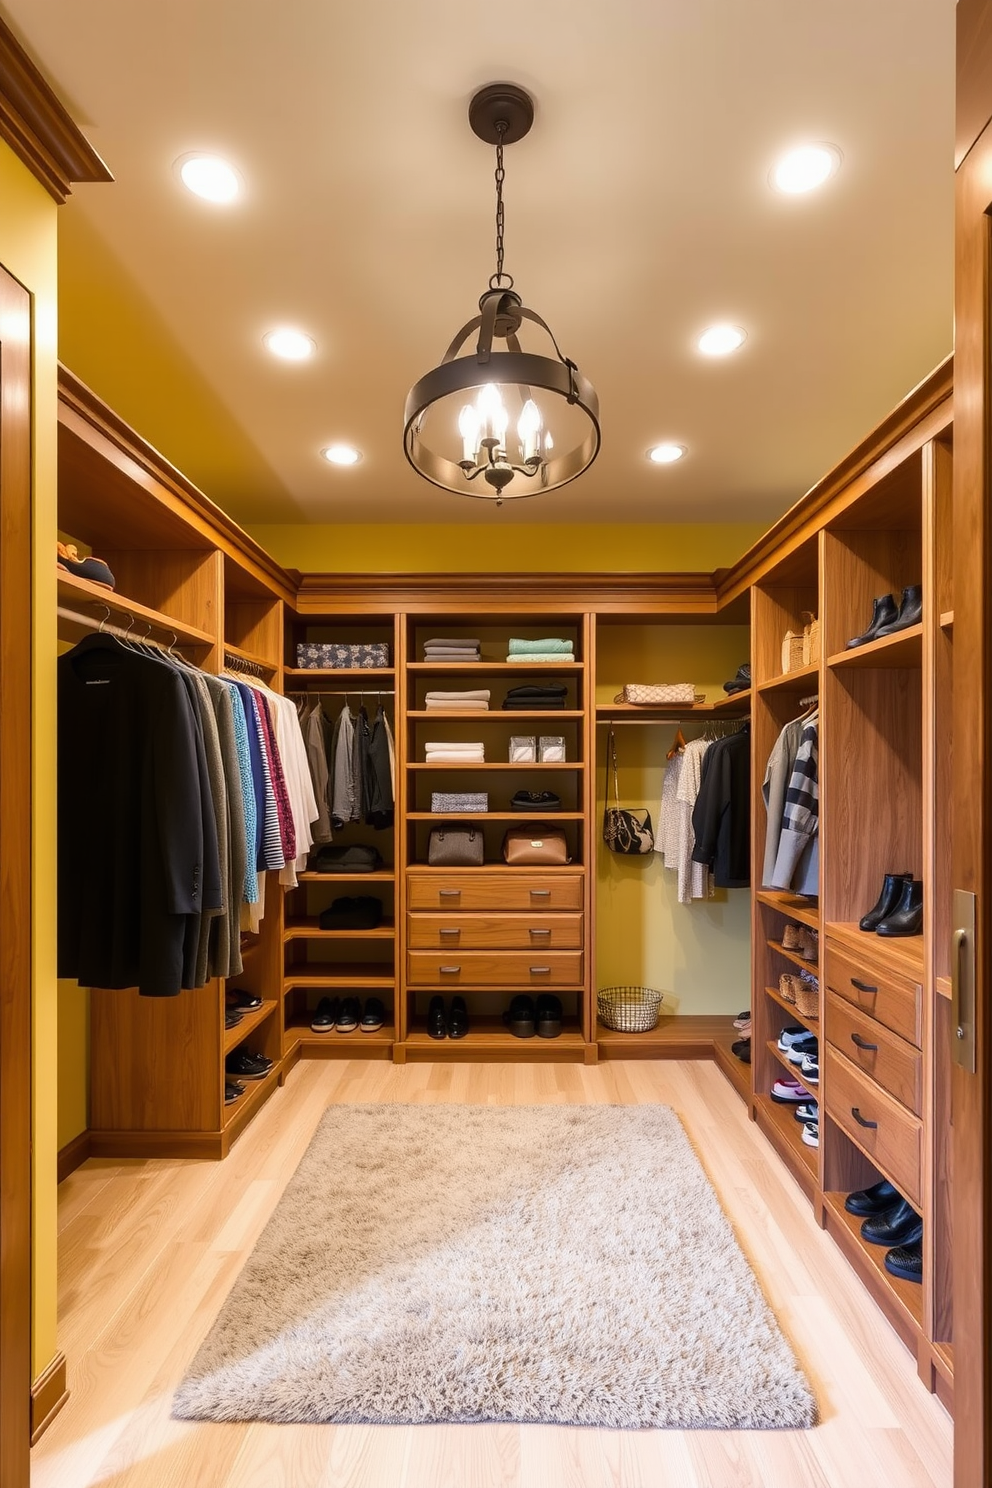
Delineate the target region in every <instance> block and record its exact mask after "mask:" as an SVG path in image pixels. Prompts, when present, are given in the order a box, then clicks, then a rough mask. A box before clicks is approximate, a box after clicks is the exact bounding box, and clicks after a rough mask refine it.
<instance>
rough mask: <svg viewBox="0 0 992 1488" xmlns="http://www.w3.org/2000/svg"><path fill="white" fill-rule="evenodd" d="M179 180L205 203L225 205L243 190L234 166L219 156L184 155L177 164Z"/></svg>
mask: <svg viewBox="0 0 992 1488" xmlns="http://www.w3.org/2000/svg"><path fill="white" fill-rule="evenodd" d="M176 164H177V166H178V167H179V179H180V180H181V181H182V183H183V185H184V186H185V187H186V189H187V191H192V193H193V195H194V196H202V197H203V199H204V201H209V202H215V203H217V204H219V205H222V206H223V205H225V204H226V203H227V202H232V201H233V200H234V198H235V197H236V196H237V195H238V193H239V191H240V190H241V181H240V179H239V177H238V173H237V171H236V170H235V169H234V166H233V165H229V164H228V162H227V161H226V160H221V158H220V156H219V155H184V156H183V157H182V158H181V159H180V160H178V161H177V162H176Z"/></svg>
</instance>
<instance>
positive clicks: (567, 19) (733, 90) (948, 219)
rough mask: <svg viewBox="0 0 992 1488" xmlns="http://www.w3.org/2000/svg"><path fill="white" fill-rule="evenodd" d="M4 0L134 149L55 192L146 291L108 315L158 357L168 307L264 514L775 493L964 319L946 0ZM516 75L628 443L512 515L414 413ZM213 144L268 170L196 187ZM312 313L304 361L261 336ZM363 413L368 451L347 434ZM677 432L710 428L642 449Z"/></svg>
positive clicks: (539, 201) (607, 406)
mask: <svg viewBox="0 0 992 1488" xmlns="http://www.w3.org/2000/svg"><path fill="white" fill-rule="evenodd" d="M0 7H2V13H3V15H4V18H5V19H6V20H7V22H8V24H9V25H10V26H11V28H12V29H13V30H14V32H15V34H17V35H18V37H19V39H20V40H21V41H22V43H23V44H24V45H25V46H26V48H27V50H28V51H29V52H30V54H31V55H32V56H33V58H34V59H35V61H36V62H37V63H38V65H39V66H40V67H41V69H42V71H43V72H44V73H45V75H46V76H47V78H48V79H49V81H50V82H51V83H52V85H53V86H54V88H55V89H56V91H57V92H58V93H59V95H60V96H61V97H62V99H63V100H64V101H65V103H66V105H67V106H68V107H69V109H70V111H71V112H72V113H73V115H74V117H75V119H76V120H77V122H78V123H79V124H80V126H81V127H82V129H83V131H84V133H85V134H86V135H87V137H88V138H89V139H90V141H91V142H92V144H93V145H94V146H95V147H96V148H97V150H98V151H99V152H100V153H101V155H102V156H103V157H104V159H105V160H106V161H107V163H108V165H109V166H110V169H111V170H112V172H113V174H114V176H115V178H116V179H115V183H114V184H113V185H106V186H84V187H80V188H78V190H77V192H76V194H75V196H74V197H73V198H72V200H71V202H70V203H69V205H68V206H67V207H66V208H63V209H62V210H63V212H64V213H66V214H76V218H77V220H78V221H79V224H80V226H85V229H86V232H87V233H88V234H89V235H90V237H91V238H93V239H95V240H96V241H98V242H99V243H100V244H102V245H104V246H105V247H106V249H107V251H108V253H109V254H111V255H112V258H113V261H115V262H117V263H119V264H120V265H121V267H122V269H123V270H124V271H125V273H126V274H127V276H129V278H130V279H131V280H132V281H133V282H134V284H135V285H136V286H137V288H138V290H139V291H140V296H141V298H142V301H143V303H145V304H146V305H147V307H148V312H149V313H148V317H147V325H146V327H145V328H144V329H142V328H140V327H137V326H136V323H135V322H134V321H133V320H132V321H129V322H128V324H127V326H126V327H124V326H121V325H118V324H108V325H106V326H105V327H103V332H104V334H105V335H106V337H107V338H108V340H107V344H108V346H110V347H111V348H114V349H115V351H116V349H117V343H118V341H120V342H121V344H120V351H119V354H120V362H121V366H122V368H126V375H127V376H129V377H132V378H133V377H135V376H140V367H141V358H142V352H143V348H142V346H141V344H140V342H141V338H142V337H143V336H147V337H148V338H149V348H144V350H145V351H147V353H148V355H151V350H150V345H151V339H153V334H154V333H153V330H152V329H150V328H151V327H154V326H157V327H158V328H159V334H162V333H163V332H164V333H165V334H167V335H168V336H169V337H170V338H171V339H172V340H173V341H174V342H175V343H176V344H177V345H178V347H179V348H180V349H181V351H182V353H183V354H184V357H185V360H186V362H187V363H188V365H190V366H191V367H192V368H195V370H196V374H197V376H198V378H199V379H200V380H201V382H202V385H203V386H204V387H205V388H208V389H209V390H210V395H211V397H212V399H213V400H215V402H216V404H217V406H218V407H219V408H222V409H223V411H224V420H225V425H226V427H227V429H228V432H229V433H230V431H232V430H233V431H234V437H235V438H236V439H237V440H239V441H243V446H244V450H246V451H250V453H251V456H252V467H251V468H252V469H253V471H254V472H255V474H254V475H253V476H252V477H251V479H249V480H247V481H246V480H245V479H244V476H243V474H240V475H239V476H238V477H237V478H236V479H235V478H234V476H233V475H230V476H228V477H225V473H224V466H223V463H221V464H220V465H218V464H217V463H216V462H215V464H214V466H213V467H212V468H211V469H210V471H209V472H207V478H206V479H204V471H198V470H197V469H196V468H190V467H189V466H188V465H183V468H184V469H185V470H186V473H187V474H188V475H190V477H191V478H192V479H194V480H199V481H200V483H201V484H203V485H204V487H205V489H206V490H207V492H208V494H209V495H211V496H213V497H214V499H215V500H218V501H220V503H221V504H222V505H224V506H226V507H227V508H228V509H229V510H230V511H231V512H232V514H233V515H234V516H235V517H237V518H238V519H239V520H241V521H243V522H248V523H252V522H256V523H257V522H283V523H284V522H293V521H298V522H333V521H344V522H394V521H403V522H409V521H411V520H416V521H423V522H473V521H483V522H492V521H498V522H502V523H508V522H572V521H580V522H602V521H612V522H638V523H642V522H684V521H691V522H723V521H735V522H740V521H749V520H756V521H758V520H760V521H766V520H769V519H771V518H773V517H775V516H777V515H778V514H779V513H781V512H782V511H783V510H784V509H785V508H786V507H788V506H789V505H791V504H792V502H793V501H795V500H796V499H797V498H798V497H799V496H800V495H801V494H802V493H803V491H804V490H805V489H806V488H808V487H809V486H810V485H811V484H812V483H813V482H814V481H815V480H816V479H817V478H818V477H819V476H820V475H822V474H823V473H824V472H825V471H826V470H827V469H828V468H829V467H830V466H831V465H832V464H834V463H835V462H836V461H837V460H838V459H839V458H840V457H841V456H842V455H843V454H845V453H846V452H847V450H849V449H850V448H851V446H852V445H854V444H855V443H857V441H858V440H859V439H860V438H861V437H862V436H863V435H864V434H866V433H867V432H868V430H869V429H870V428H871V427H872V425H873V424H875V423H876V422H877V421H878V420H879V419H880V418H881V417H882V416H883V415H884V414H885V413H886V412H887V411H888V410H889V409H890V408H891V407H892V406H893V405H894V404H895V403H896V402H897V401H898V400H899V399H900V398H901V397H902V396H904V395H905V394H906V393H907V392H908V391H909V390H910V388H911V387H912V386H913V385H914V384H915V383H916V382H918V381H919V380H920V379H921V378H922V377H923V376H925V375H926V373H927V372H928V371H929V370H930V369H931V368H932V367H933V366H934V365H935V364H936V363H937V362H938V361H939V360H941V359H942V358H943V357H944V356H945V355H946V354H947V352H948V351H949V350H950V349H951V337H952V324H951V312H952V269H953V243H952V234H953V203H952V198H953V176H952V160H953V95H954V0H887V3H874V4H866V3H865V0H833V3H831V4H830V5H828V6H823V5H816V4H813V3H812V0H749V3H748V4H741V3H740V0H693V3H692V4H687V3H686V0H611V3H610V4H609V5H605V4H603V3H602V0H542V3H540V4H536V3H534V0H526V3H521V0H504V3H503V4H501V5H500V6H498V7H493V6H482V5H473V4H468V3H466V0H460V3H454V0H416V3H409V0H407V3H404V4H401V3H397V0H365V3H363V4H348V5H345V4H342V3H338V4H328V3H326V0H324V3H318V0H281V3H280V4H279V6H278V7H276V6H273V5H272V4H271V0H238V3H236V4H235V3H234V0H160V3H158V4H155V5H151V4H148V3H137V4H136V3H135V0H90V3H87V4H86V5H81V4H79V0H0ZM506 79H510V80H513V81H516V82H518V83H520V84H522V85H523V86H524V87H526V88H527V89H528V90H529V91H530V92H531V93H532V94H533V97H534V99H535V101H536V118H535V123H534V127H533V129H532V131H531V133H530V135H529V136H528V137H527V138H526V139H525V140H523V141H522V142H520V143H519V144H517V145H515V146H512V147H511V148H510V149H508V151H507V187H506V202H507V205H506V214H507V227H506V249H507V260H506V267H507V269H508V270H509V271H510V272H511V273H512V274H513V275H514V277H515V280H516V285H517V288H518V289H519V290H521V291H522V293H523V295H524V299H525V303H527V304H529V305H530V306H531V307H532V308H534V309H536V310H537V311H538V312H539V313H540V314H541V315H542V316H543V317H544V318H545V320H547V321H548V322H549V324H550V325H551V327H552V329H553V330H554V331H555V333H556V335H557V338H558V340H559V342H560V344H561V346H562V348H563V350H564V351H565V352H566V354H567V355H569V356H571V357H573V358H574V359H575V360H576V361H577V362H578V364H579V366H580V367H581V369H582V371H583V372H584V373H585V374H586V375H587V376H588V377H589V378H590V379H591V380H592V382H593V383H594V385H595V387H596V389H597V391H598V393H599V397H600V403H601V409H602V428H603V446H602V451H601V453H600V456H599V459H598V461H597V462H596V464H595V465H594V466H593V467H592V468H591V469H590V470H589V471H588V472H587V473H586V474H585V475H583V476H582V477H580V478H579V479H578V480H577V481H575V482H573V483H572V484H571V485H569V486H567V487H565V488H563V489H562V490H559V491H557V492H553V493H550V494H548V495H546V496H543V497H540V496H539V497H537V498H535V499H534V500H532V501H524V502H514V503H510V504H508V505H507V506H505V507H504V508H503V509H502V510H501V511H500V512H494V511H493V510H492V508H491V506H490V504H488V503H482V502H477V501H470V500H465V499H463V498H461V497H459V496H455V495H453V494H449V493H446V492H442V491H439V490H436V489H435V488H434V487H432V486H430V485H428V484H426V483H425V482H424V481H422V480H420V479H419V477H417V476H416V475H415V474H414V473H413V472H412V471H411V470H410V469H409V467H408V466H407V465H406V462H405V459H404V456H403V452H402V443H401V440H402V414H403V404H404V399H405V395H406V392H407V389H408V388H409V386H410V385H411V384H412V383H413V382H414V381H415V380H416V379H417V378H418V377H419V376H421V375H422V374H423V373H424V372H426V371H427V370H428V369H429V368H430V367H432V366H433V365H435V364H436V362H437V361H438V360H439V358H440V356H441V354H442V352H443V351H444V349H445V347H446V346H447V344H448V341H449V340H450V339H451V337H452V336H453V335H454V333H455V331H456V330H457V329H458V327H459V326H460V325H461V324H462V323H463V322H464V321H466V320H467V319H468V318H469V317H470V316H471V314H472V313H473V312H474V309H475V305H476V301H477V299H478V296H479V294H480V293H481V291H482V290H483V288H485V286H486V283H487V281H488V278H489V275H490V273H491V272H492V269H493V244H492V219H493V195H492V189H493V188H492V169H493V156H492V151H491V149H490V148H489V147H488V146H486V145H484V144H482V143H481V142H480V141H479V140H477V139H476V138H475V136H474V135H473V134H472V133H471V132H470V130H469V127H468V123H467V118H466V109H467V104H468V100H469V98H470V96H471V94H472V93H473V92H474V91H475V90H476V89H477V88H478V87H479V86H481V85H482V84H484V83H487V82H491V81H494V80H506ZM819 140H825V141H829V142H831V143H833V144H835V145H837V146H838V147H839V148H840V150H841V151H842V153H843V163H842V165H841V168H840V170H839V172H838V173H837V175H836V176H835V177H834V178H833V179H832V180H831V181H830V182H829V183H828V184H827V185H826V186H825V187H823V188H822V189H821V190H820V191H818V192H814V193H811V194H810V195H808V196H803V197H793V198H789V197H784V196H782V195H779V194H777V193H776V192H775V191H773V190H772V189H771V188H770V186H769V184H768V172H769V169H770V167H771V165H772V164H773V162H774V161H775V159H776V157H777V156H778V155H779V154H780V153H781V152H782V151H783V150H784V149H785V148H787V147H789V146H790V145H792V144H794V143H797V142H804V141H819ZM200 149H202V150H209V151H213V152H216V153H219V154H222V155H224V156H226V157H227V158H228V159H230V160H231V161H232V162H233V163H234V164H235V165H236V166H237V168H238V169H239V171H240V172H241V173H242V175H243V178H244V182H245V191H244V193H243V196H242V198H241V199H240V200H239V202H238V203H237V204H236V205H234V206H232V207H228V208H225V209H218V208H214V207H210V206H209V205H207V204H206V203H203V202H201V201H199V200H197V199H196V198H194V197H192V196H190V195H189V194H188V193H187V192H186V191H185V190H184V189H183V187H182V186H181V185H180V184H179V182H178V180H177V177H176V174H175V172H174V170H173V162H174V161H175V160H176V158H177V157H179V156H181V155H183V154H184V153H186V152H188V151H192V150H200ZM83 219H85V221H84V220H83ZM66 220H69V219H66ZM65 241H66V243H67V244H70V245H71V243H72V241H73V237H72V234H71V233H66V235H65ZM66 251H69V250H68V249H67V250H66ZM107 319H108V320H110V321H114V320H115V317H113V316H108V317H107ZM716 321H730V322H733V323H735V324H739V325H742V326H744V327H745V328H746V329H747V331H748V340H747V342H746V343H745V345H744V347H743V348H742V349H741V350H740V351H739V352H737V353H736V354H734V355H733V356H731V357H728V358H724V359H721V360H715V359H711V358H705V357H703V356H701V355H700V354H699V353H698V351H696V349H695V339H696V337H697V336H698V334H699V333H700V332H701V331H702V330H703V329H704V328H705V327H706V326H708V325H710V324H712V323H714V322H716ZM285 323H290V324H294V325H297V326H299V327H301V328H303V329H305V330H307V331H308V332H309V333H310V334H311V335H312V336H313V337H314V339H315V340H316V342H317V345H318V354H317V356H316V357H315V358H313V359H312V360H311V361H310V362H308V363H306V364H297V365H289V364H284V363H279V362H276V361H275V360H273V359H272V358H271V356H270V355H269V354H268V352H267V351H266V350H265V349H264V348H263V346H262V342H261V337H262V335H263V333H264V332H265V331H267V330H269V329H271V328H272V327H273V326H276V325H279V324H285ZM128 337H129V338H130V341H128V339H127V338H128ZM115 338H116V339H115ZM136 342H137V343H138V344H136ZM77 370H80V371H83V370H84V369H77ZM122 375H124V374H123V373H122ZM100 390H101V391H102V389H100ZM104 395H105V396H106V393H105V394H104ZM208 401H209V400H208ZM162 417H163V420H164V422H162V423H160V425H159V431H158V438H157V440H156V442H158V443H159V444H160V445H161V447H162V448H163V449H164V452H165V453H166V454H167V455H169V456H170V457H171V458H173V459H174V460H176V463H178V464H181V465H182V463H183V462H182V460H181V459H180V458H177V453H176V452H177V451H181V450H182V448H183V431H182V430H181V429H180V428H178V427H176V426H175V420H174V423H173V427H172V429H171V433H170V428H169V424H168V414H167V410H166V411H165V412H163V415H162ZM177 417H178V415H177ZM163 430H164V431H165V432H164V435H163V432H162V431H163ZM139 432H143V433H147V432H148V431H147V430H144V429H139ZM339 439H342V440H349V441H351V442H353V443H355V444H356V445H358V446H359V447H360V448H361V449H362V450H363V452H364V459H363V461H362V463H361V464H360V465H358V466H356V467H354V468H352V469H350V470H337V469H334V468H332V467H330V466H328V465H327V463H326V462H325V461H324V460H322V459H321V456H320V450H321V449H322V448H323V447H324V446H326V445H327V444H329V443H331V442H333V441H334V440H339ZM662 439H671V440H676V441H678V442H680V443H682V444H684V445H686V446H687V447H688V455H687V457H686V458H685V459H684V460H683V461H681V462H680V463H679V464H678V465H676V466H669V467H665V468H661V467H656V466H652V465H650V464H649V463H648V461H647V460H646V458H645V452H646V450H647V448H648V447H649V446H650V445H652V444H654V443H656V442H657V441H659V440H662ZM241 463H242V464H243V463H244V462H243V461H242V462H241ZM232 468H233V466H232Z"/></svg>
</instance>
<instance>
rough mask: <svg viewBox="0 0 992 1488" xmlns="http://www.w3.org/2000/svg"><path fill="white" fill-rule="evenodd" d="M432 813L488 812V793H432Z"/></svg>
mask: <svg viewBox="0 0 992 1488" xmlns="http://www.w3.org/2000/svg"><path fill="white" fill-rule="evenodd" d="M431 810H432V811H488V810H489V792H488V791H432V792H431Z"/></svg>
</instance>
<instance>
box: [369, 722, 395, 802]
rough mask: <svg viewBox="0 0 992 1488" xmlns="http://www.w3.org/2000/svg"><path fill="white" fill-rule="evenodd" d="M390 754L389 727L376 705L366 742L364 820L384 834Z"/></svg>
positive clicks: (390, 785) (389, 795) (390, 798)
mask: <svg viewBox="0 0 992 1488" xmlns="http://www.w3.org/2000/svg"><path fill="white" fill-rule="evenodd" d="M391 752H392V751H391V744H390V738H389V725H388V723H387V722H386V714H385V711H384V710H383V706H382V704H381V703H380V704H379V706H378V708H377V709H376V713H375V722H374V723H373V725H372V737H371V739H370V740H369V750H368V763H369V775H368V778H369V791H368V800H369V809H368V813H367V815H366V818H365V820H366V821H367V822H368V824H369V826H370V827H375V828H376V830H377V831H384V830H385V829H386V828H387V827H391V826H392V825H393V816H394V801H393V781H392V769H391V764H390V760H391Z"/></svg>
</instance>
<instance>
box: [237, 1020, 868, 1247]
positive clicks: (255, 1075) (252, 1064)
mask: <svg viewBox="0 0 992 1488" xmlns="http://www.w3.org/2000/svg"><path fill="white" fill-rule="evenodd" d="M271 1068H272V1060H271V1059H266V1057H265V1055H264V1054H253V1053H252V1052H251V1050H250V1049H235V1051H234V1053H233V1054H228V1056H227V1058H226V1059H225V1060H224V1071H225V1073H226V1074H228V1075H233V1076H234V1077H235V1079H237V1080H264V1079H265V1077H266V1075H267V1074H268V1073H269V1070H270V1069H271ZM893 1244H895V1242H893Z"/></svg>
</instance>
